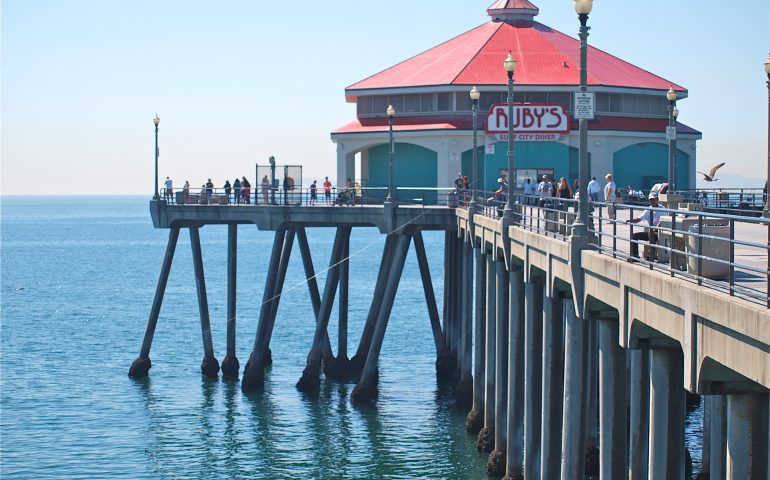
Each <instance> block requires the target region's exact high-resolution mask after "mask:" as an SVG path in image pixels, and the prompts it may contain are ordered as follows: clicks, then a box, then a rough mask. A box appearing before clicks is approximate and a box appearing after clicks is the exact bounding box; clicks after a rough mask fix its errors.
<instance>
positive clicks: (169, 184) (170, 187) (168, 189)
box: [165, 177, 174, 201]
mask: <svg viewBox="0 0 770 480" xmlns="http://www.w3.org/2000/svg"><path fill="white" fill-rule="evenodd" d="M165 185H166V190H165V197H166V201H171V197H172V196H173V194H174V190H173V187H174V183H173V182H172V181H171V179H170V178H169V177H166V182H165Z"/></svg>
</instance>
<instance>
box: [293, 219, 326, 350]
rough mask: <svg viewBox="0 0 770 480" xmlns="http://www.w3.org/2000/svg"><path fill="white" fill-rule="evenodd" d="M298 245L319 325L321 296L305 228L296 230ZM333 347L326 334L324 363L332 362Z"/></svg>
mask: <svg viewBox="0 0 770 480" xmlns="http://www.w3.org/2000/svg"><path fill="white" fill-rule="evenodd" d="M296 232H297V243H299V252H300V255H301V256H302V266H303V268H304V269H305V281H306V282H307V290H308V295H310V303H311V304H312V305H313V315H314V318H315V321H316V325H317V324H318V313H319V312H320V311H321V294H320V293H319V291H318V282H317V281H316V277H315V268H314V267H313V257H312V255H311V254H310V245H309V244H308V241H307V233H306V232H305V228H304V227H300V228H297V229H296ZM332 357H333V355H332V347H331V343H330V342H329V335H328V332H326V335H325V338H324V340H323V359H324V361H328V360H331V359H332Z"/></svg>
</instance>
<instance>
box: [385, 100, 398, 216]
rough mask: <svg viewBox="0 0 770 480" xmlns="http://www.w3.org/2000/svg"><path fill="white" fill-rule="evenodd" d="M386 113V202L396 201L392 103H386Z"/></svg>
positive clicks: (394, 111)
mask: <svg viewBox="0 0 770 480" xmlns="http://www.w3.org/2000/svg"><path fill="white" fill-rule="evenodd" d="M387 114H388V134H389V136H390V152H389V153H388V198H386V199H385V203H386V204H387V203H393V202H395V201H396V186H395V183H394V180H393V157H394V156H395V154H396V153H395V151H394V150H393V116H394V115H395V114H396V109H395V108H393V105H388V109H387Z"/></svg>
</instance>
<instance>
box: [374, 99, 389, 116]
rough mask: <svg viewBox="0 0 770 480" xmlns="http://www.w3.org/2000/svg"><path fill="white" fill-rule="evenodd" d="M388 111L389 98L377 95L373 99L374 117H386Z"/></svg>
mask: <svg viewBox="0 0 770 480" xmlns="http://www.w3.org/2000/svg"><path fill="white" fill-rule="evenodd" d="M387 110H388V97H386V96H384V95H377V96H375V97H372V112H371V113H373V114H374V115H386V111H387Z"/></svg>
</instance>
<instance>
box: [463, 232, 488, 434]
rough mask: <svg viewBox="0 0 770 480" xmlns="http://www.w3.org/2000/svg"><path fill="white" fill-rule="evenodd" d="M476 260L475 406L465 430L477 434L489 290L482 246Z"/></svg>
mask: <svg viewBox="0 0 770 480" xmlns="http://www.w3.org/2000/svg"><path fill="white" fill-rule="evenodd" d="M473 255H474V257H475V260H476V274H475V283H476V288H475V294H474V296H473V310H474V312H473V338H474V342H473V407H472V408H471V411H470V413H469V414H468V418H467V419H466V420H465V430H467V431H468V433H470V434H473V435H476V434H478V433H479V431H480V430H481V427H482V426H483V425H484V392H485V390H486V389H485V368H484V367H485V365H484V362H485V361H486V360H485V356H484V347H485V345H486V338H485V336H486V328H487V327H486V321H485V319H486V298H485V295H484V293H485V292H486V291H487V256H486V254H485V253H484V250H483V249H482V248H478V247H474V249H473Z"/></svg>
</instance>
